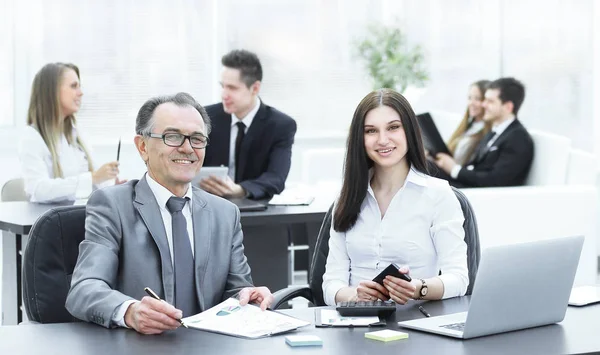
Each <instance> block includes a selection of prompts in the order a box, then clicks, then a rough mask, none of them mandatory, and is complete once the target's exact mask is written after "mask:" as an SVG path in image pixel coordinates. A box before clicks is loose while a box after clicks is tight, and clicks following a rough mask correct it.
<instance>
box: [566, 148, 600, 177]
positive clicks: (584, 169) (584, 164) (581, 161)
mask: <svg viewBox="0 0 600 355" xmlns="http://www.w3.org/2000/svg"><path fill="white" fill-rule="evenodd" d="M597 167H598V160H597V159H596V156H595V155H594V154H592V153H589V152H586V151H584V150H581V149H570V150H569V163H568V165H567V177H566V184H567V185H596V178H597V175H598V172H597V170H596V169H597Z"/></svg>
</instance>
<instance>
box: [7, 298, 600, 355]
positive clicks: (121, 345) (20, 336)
mask: <svg viewBox="0 0 600 355" xmlns="http://www.w3.org/2000/svg"><path fill="white" fill-rule="evenodd" d="M468 302H469V300H468V297H463V298H455V299H450V300H445V301H439V302H429V303H428V304H427V306H426V308H427V310H428V311H429V313H431V314H432V315H440V314H447V313H453V312H459V311H464V310H466V309H467V308H468ZM284 312H285V313H288V314H291V315H294V316H296V317H298V318H302V319H305V320H309V321H312V322H314V309H310V308H309V309H296V310H287V311H284ZM416 317H422V315H421V313H419V312H418V310H417V309H416V307H414V306H411V307H406V308H399V310H398V311H397V312H396V314H395V315H394V316H393V317H392V319H390V321H388V327H389V328H391V329H398V327H397V325H396V321H399V320H407V319H413V318H416ZM599 319H600V305H593V306H588V307H584V308H572V307H569V309H568V311H567V316H566V318H565V320H564V321H563V322H561V323H559V324H554V325H549V326H544V327H538V328H532V329H527V330H523V331H518V332H510V333H504V334H498V335H492V336H487V337H482V338H476V339H471V340H459V339H453V338H446V337H443V336H439V335H432V334H427V333H421V332H418V331H411V330H407V331H408V332H409V334H410V337H409V339H407V340H399V341H395V342H390V343H383V342H379V341H374V340H369V339H365V338H364V333H365V332H367V331H370V330H376V329H380V328H370V329H369V328H354V329H352V328H335V329H333V328H315V327H314V326H312V325H311V326H307V327H304V328H302V329H300V330H298V331H297V332H295V334H313V335H317V336H319V337H321V339H322V340H323V347H317V348H310V347H309V348H291V347H289V346H287V345H286V344H285V340H284V337H285V336H284V335H277V336H273V337H270V338H263V339H257V340H245V339H239V338H234V337H228V336H224V335H219V334H212V333H207V332H202V331H198V330H192V329H182V328H181V329H178V330H176V331H172V332H168V333H165V334H162V335H159V336H143V335H139V334H137V333H135V332H134V331H131V330H125V329H113V330H108V329H104V328H101V327H99V326H97V325H93V324H87V323H68V324H49V325H22V326H4V327H0V354H61V355H62V354H65V353H70V354H85V355H95V354H98V355H106V354H111V355H117V354H127V355H130V354H170V355H175V354H185V355H189V354H214V353H217V352H218V353H220V354H221V355H227V354H236V355H237V354H261V355H262V354H265V353H267V354H269V353H271V354H278V355H279V354H298V353H316V352H318V353H322V354H340V355H348V354H379V353H382V352H389V351H392V352H393V353H398V354H400V353H402V354H420V353H425V354H544V355H546V354H580V353H590V352H594V351H595V352H597V351H600V337H598V336H597V332H598V325H599V322H600V321H599Z"/></svg>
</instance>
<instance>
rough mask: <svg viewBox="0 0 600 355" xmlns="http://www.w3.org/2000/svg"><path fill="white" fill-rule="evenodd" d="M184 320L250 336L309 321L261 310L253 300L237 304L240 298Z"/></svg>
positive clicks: (224, 332) (207, 328)
mask: <svg viewBox="0 0 600 355" xmlns="http://www.w3.org/2000/svg"><path fill="white" fill-rule="evenodd" d="M183 322H184V323H185V324H186V325H187V326H188V327H190V328H195V329H201V330H206V331H209V332H215V333H221V334H227V335H233V336H237V337H243V338H252V339H254V338H260V337H264V336H269V335H273V334H277V333H283V332H287V331H290V330H294V329H297V328H299V327H303V326H306V325H309V324H310V323H309V322H305V321H303V320H300V319H297V318H293V317H290V316H287V315H284V314H281V313H278V312H273V311H269V310H267V311H262V310H261V309H260V307H257V306H255V305H252V304H248V305H245V306H240V302H239V301H238V300H237V299H234V298H229V299H227V300H225V301H224V302H221V303H220V304H218V305H216V306H214V307H212V308H210V309H208V310H206V311H204V312H202V313H198V314H196V315H193V316H191V317H187V318H184V319H183Z"/></svg>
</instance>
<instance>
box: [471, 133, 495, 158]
mask: <svg viewBox="0 0 600 355" xmlns="http://www.w3.org/2000/svg"><path fill="white" fill-rule="evenodd" d="M495 136H496V132H494V131H489V132H488V133H487V134H486V135H485V136H483V138H482V139H481V142H480V143H479V149H478V150H477V156H476V159H475V162H478V161H480V160H481V158H483V157H484V156H485V154H486V153H487V151H488V150H489V149H490V148H489V147H488V143H489V142H490V141H491V140H492V139H493V138H494V137H495Z"/></svg>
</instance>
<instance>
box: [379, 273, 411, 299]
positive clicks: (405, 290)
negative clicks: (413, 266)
mask: <svg viewBox="0 0 600 355" xmlns="http://www.w3.org/2000/svg"><path fill="white" fill-rule="evenodd" d="M398 271H399V272H400V273H401V274H408V272H409V270H408V267H407V266H403V267H401V268H400V269H399V270H398ZM383 285H384V286H385V288H386V291H388V293H389V295H390V298H391V299H392V300H393V301H394V302H396V303H398V304H406V302H408V300H410V299H412V298H413V297H414V295H415V291H416V289H417V288H416V287H415V285H413V284H412V283H410V282H408V281H404V280H402V279H401V278H398V277H394V276H389V275H388V276H386V277H385V279H383Z"/></svg>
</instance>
